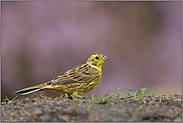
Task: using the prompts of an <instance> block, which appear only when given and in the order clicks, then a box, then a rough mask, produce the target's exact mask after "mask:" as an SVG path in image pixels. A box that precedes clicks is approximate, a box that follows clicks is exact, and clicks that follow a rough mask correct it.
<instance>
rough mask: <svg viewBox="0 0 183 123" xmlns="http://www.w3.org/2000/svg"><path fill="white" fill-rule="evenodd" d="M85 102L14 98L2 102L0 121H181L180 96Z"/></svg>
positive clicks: (52, 98) (46, 98)
mask: <svg viewBox="0 0 183 123" xmlns="http://www.w3.org/2000/svg"><path fill="white" fill-rule="evenodd" d="M107 98H108V99H111V98H112V97H107ZM87 102H91V99H89V98H88V97H84V98H83V99H78V98H77V99H74V100H72V99H70V98H65V97H64V98H63V97H46V96H39V97H28V98H22V99H17V100H16V101H15V102H13V103H3V104H1V122H21V121H22V122H31V121H37V122H39V121H48V122H49V121H50V122H60V121H63V122H65V121H68V122H91V121H92V122H105V121H108V122H114V121H119V122H120V121H139V122H140V121H144V122H151V121H159V122H161V121H164V122H181V121H182V95H175V96H172V95H169V96H165V95H160V96H154V95H153V96H148V97H145V98H144V99H138V100H137V99H125V98H123V99H122V98H121V99H116V100H113V101H108V102H106V101H103V102H98V103H87Z"/></svg>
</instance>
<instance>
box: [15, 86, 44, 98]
mask: <svg viewBox="0 0 183 123" xmlns="http://www.w3.org/2000/svg"><path fill="white" fill-rule="evenodd" d="M45 87H46V84H40V85H36V86H32V87H28V88H24V89H21V90H18V91H16V92H14V93H17V94H20V95H26V94H30V93H34V92H37V91H42V90H44V89H45Z"/></svg>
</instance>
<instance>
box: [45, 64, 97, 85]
mask: <svg viewBox="0 0 183 123" xmlns="http://www.w3.org/2000/svg"><path fill="white" fill-rule="evenodd" d="M94 73H96V69H95V68H92V67H91V66H90V65H88V64H82V65H78V66H76V67H74V68H72V69H70V70H68V71H67V72H65V73H64V74H61V75H59V76H57V77H56V78H54V79H53V80H51V81H49V82H48V83H47V84H66V83H67V84H68V83H90V82H92V81H93V79H94V78H96V74H94Z"/></svg>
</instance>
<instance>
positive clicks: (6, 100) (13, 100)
mask: <svg viewBox="0 0 183 123" xmlns="http://www.w3.org/2000/svg"><path fill="white" fill-rule="evenodd" d="M5 97H6V99H5V102H2V103H1V104H6V103H7V104H9V103H13V102H15V101H16V100H15V99H16V98H17V97H18V95H17V96H16V97H14V98H13V99H12V100H10V99H9V98H8V97H7V96H5Z"/></svg>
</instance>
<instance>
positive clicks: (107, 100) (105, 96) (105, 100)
mask: <svg viewBox="0 0 183 123" xmlns="http://www.w3.org/2000/svg"><path fill="white" fill-rule="evenodd" d="M109 101H113V100H112V99H109V98H108V94H105V95H103V96H102V97H101V98H100V99H98V100H97V98H96V97H95V96H94V95H92V96H91V100H89V102H86V103H108V102H109Z"/></svg>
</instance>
